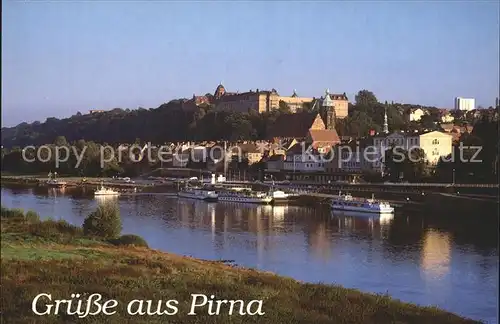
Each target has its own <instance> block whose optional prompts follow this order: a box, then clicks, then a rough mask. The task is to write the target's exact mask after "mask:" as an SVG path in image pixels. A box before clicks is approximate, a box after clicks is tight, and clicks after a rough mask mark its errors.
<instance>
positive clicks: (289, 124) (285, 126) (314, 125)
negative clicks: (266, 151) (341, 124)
mask: <svg viewBox="0 0 500 324" xmlns="http://www.w3.org/2000/svg"><path fill="white" fill-rule="evenodd" d="M331 122H333V121H330V123H331ZM330 123H329V124H327V125H325V122H324V121H323V119H322V118H321V116H320V115H319V114H318V113H317V112H316V113H308V112H301V113H296V114H285V115H281V116H279V117H278V119H277V120H276V122H275V123H274V125H273V126H272V128H271V129H269V130H268V134H269V137H270V139H273V140H276V139H279V140H295V141H305V142H307V143H309V144H311V145H312V147H313V148H314V149H316V150H318V151H326V150H328V149H329V148H331V147H332V146H333V145H336V144H338V143H340V139H339V136H338V134H337V131H336V130H335V127H334V124H330Z"/></svg>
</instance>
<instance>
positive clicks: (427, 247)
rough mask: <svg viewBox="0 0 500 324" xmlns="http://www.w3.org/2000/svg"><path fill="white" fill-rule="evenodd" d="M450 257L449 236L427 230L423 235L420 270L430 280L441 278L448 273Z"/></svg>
mask: <svg viewBox="0 0 500 324" xmlns="http://www.w3.org/2000/svg"><path fill="white" fill-rule="evenodd" d="M450 255H451V244H450V234H448V233H441V232H438V231H436V230H433V229H429V230H427V231H426V232H425V234H424V240H423V249H422V270H423V271H424V273H425V274H426V275H427V276H429V277H432V278H437V279H439V278H441V277H443V276H444V275H446V274H447V273H448V272H449V266H450Z"/></svg>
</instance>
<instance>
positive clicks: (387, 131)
mask: <svg viewBox="0 0 500 324" xmlns="http://www.w3.org/2000/svg"><path fill="white" fill-rule="evenodd" d="M384 109H385V110H384V133H386V134H387V133H389V124H388V123H387V106H385V108H384Z"/></svg>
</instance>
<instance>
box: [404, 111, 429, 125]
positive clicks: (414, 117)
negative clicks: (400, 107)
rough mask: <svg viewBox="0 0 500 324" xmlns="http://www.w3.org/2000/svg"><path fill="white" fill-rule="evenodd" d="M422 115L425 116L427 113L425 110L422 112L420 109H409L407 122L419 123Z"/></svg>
mask: <svg viewBox="0 0 500 324" xmlns="http://www.w3.org/2000/svg"><path fill="white" fill-rule="evenodd" d="M424 115H427V111H426V110H423V109H421V108H417V109H411V110H410V111H409V112H408V119H409V121H411V122H412V121H416V122H418V121H420V119H422V116H424Z"/></svg>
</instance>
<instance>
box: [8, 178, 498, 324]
mask: <svg viewBox="0 0 500 324" xmlns="http://www.w3.org/2000/svg"><path fill="white" fill-rule="evenodd" d="M68 190H69V189H68ZM68 190H66V191H65V192H61V191H60V190H59V191H57V190H55V189H26V188H23V189H19V188H7V187H4V186H3V187H2V196H1V197H2V204H3V205H4V206H6V207H19V208H24V209H25V210H27V209H33V210H35V211H37V212H38V213H39V214H40V216H41V217H42V218H48V217H52V218H55V219H65V220H67V221H68V222H70V223H72V224H75V225H81V224H82V223H83V220H84V218H85V217H86V216H87V215H88V214H89V213H90V212H91V211H93V210H94V209H95V207H96V205H97V203H98V202H97V201H96V200H95V199H94V198H93V197H92V196H91V195H89V193H88V192H87V193H86V194H85V193H81V192H71V191H68ZM114 199H116V200H117V203H118V204H119V207H120V213H121V216H122V221H123V234H137V235H140V236H142V237H144V238H145V239H146V241H147V242H148V244H149V245H150V247H152V248H155V249H160V250H164V251H168V252H173V253H177V254H182V255H189V256H193V257H196V258H202V259H214V260H215V259H225V260H234V262H235V263H236V264H238V265H241V266H246V267H251V268H257V269H262V270H266V271H272V272H276V273H278V274H281V275H284V276H289V277H293V278H295V279H298V280H302V281H307V282H323V283H334V284H339V285H342V286H345V287H349V288H357V289H360V290H362V291H366V292H374V293H388V294H389V295H391V296H392V297H394V298H397V299H401V300H403V301H407V302H413V303H417V304H420V305H435V306H438V307H440V308H442V309H445V310H449V311H452V312H455V313H458V314H461V315H463V316H467V317H470V318H473V319H477V320H482V321H485V322H487V323H498V320H497V304H498V298H497V296H498V260H499V259H498V233H497V223H496V222H495V221H494V222H492V221H483V219H486V218H487V217H483V216H485V215H468V216H466V217H464V216H457V217H456V218H454V217H452V218H451V219H452V220H449V219H450V217H448V218H447V219H448V220H443V219H442V217H439V216H440V215H422V214H419V213H416V214H411V215H409V214H408V215H405V214H398V213H396V214H395V216H394V217H391V218H387V217H386V218H382V219H372V218H367V217H359V216H358V217H356V216H350V215H343V214H340V215H335V214H332V213H331V212H330V211H329V210H328V209H325V208H324V207H317V208H305V207H291V206H290V207H289V206H277V207H271V206H253V205H242V204H237V203H222V202H219V203H205V202H200V201H193V200H184V199H177V198H172V197H167V196H164V195H131V196H121V197H120V198H114ZM490 216H491V215H490Z"/></svg>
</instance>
